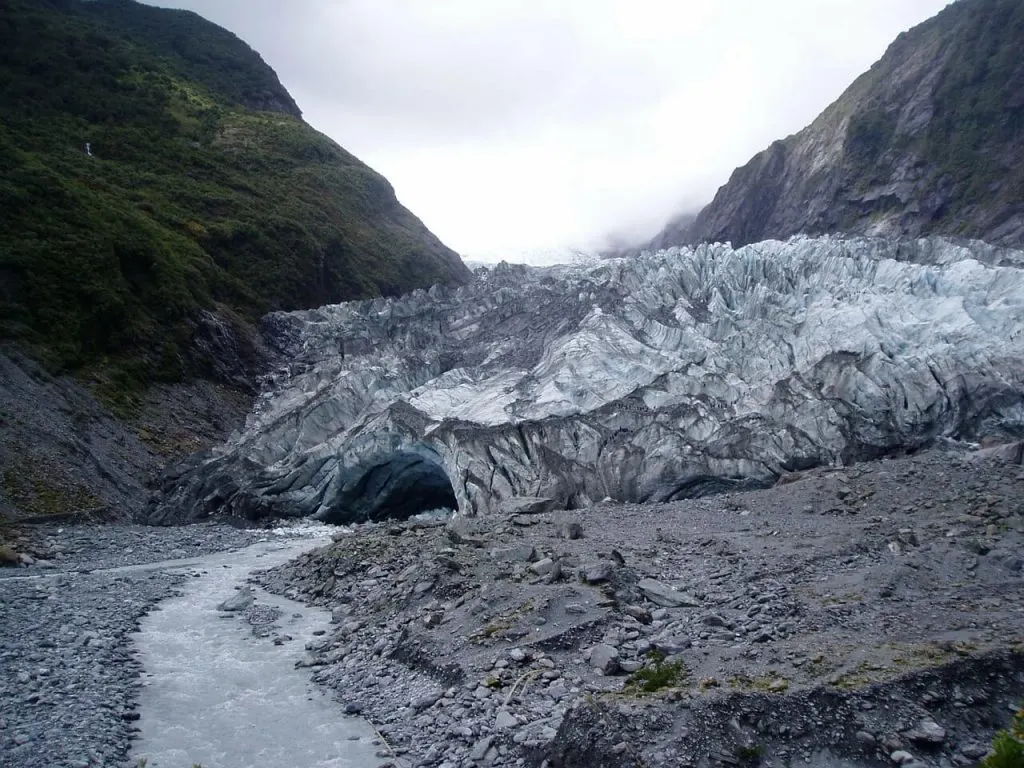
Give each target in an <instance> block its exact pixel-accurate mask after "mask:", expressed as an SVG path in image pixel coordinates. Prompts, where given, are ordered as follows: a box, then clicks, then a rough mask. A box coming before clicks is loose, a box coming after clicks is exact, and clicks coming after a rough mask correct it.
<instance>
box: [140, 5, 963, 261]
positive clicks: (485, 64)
mask: <svg viewBox="0 0 1024 768" xmlns="http://www.w3.org/2000/svg"><path fill="white" fill-rule="evenodd" d="M147 1H149V2H150V3H151V4H153V5H163V6H172V7H177V8H188V9H191V10H194V11H197V12H199V13H200V14H202V15H203V16H205V17H206V18H208V19H210V20H211V21H214V22H216V23H218V24H220V25H222V26H224V27H227V28H228V29H230V30H231V31H232V32H234V33H236V34H237V35H238V36H240V37H241V38H242V39H244V40H245V41H246V42H248V43H249V44H250V45H252V46H253V47H254V48H255V49H256V50H258V51H259V52H260V53H261V54H262V56H263V58H264V59H265V60H266V61H267V62H268V63H269V64H270V65H271V66H272V67H273V68H274V69H275V70H276V71H277V73H278V75H279V76H280V78H281V81H282V82H283V83H284V85H285V87H287V88H288V90H289V91H290V92H291V94H292V95H293V96H294V97H295V99H296V101H297V102H298V104H299V106H300V107H301V108H302V110H303V112H304V114H305V118H306V120H307V121H308V122H310V123H311V124H312V125H313V126H315V127H316V128H318V129H319V130H321V131H323V132H324V133H326V134H327V135H329V136H330V137H331V138H333V139H335V140H336V141H337V142H338V143H339V144H341V145H342V146H344V147H345V148H346V149H348V150H349V151H351V152H353V153H354V154H356V155H357V156H358V157H360V158H361V159H362V160H364V161H366V162H367V163H369V164H370V165H371V166H373V167H374V168H376V169H377V170H378V171H380V172H381V173H383V174H384V175H385V176H387V178H388V179H389V180H390V181H391V183H392V184H393V185H394V187H395V189H396V191H397V192H398V197H399V199H400V200H401V201H402V202H403V203H404V204H405V205H406V206H407V207H409V208H410V209H412V211H413V212H414V213H416V214H417V215H418V216H419V217H420V218H421V219H423V221H424V222H426V224H427V226H428V227H430V229H432V230H433V231H434V233H435V234H437V235H438V236H439V237H440V238H441V239H442V240H444V241H445V242H446V243H447V244H448V245H450V246H451V247H452V248H455V249H456V250H457V251H459V252H460V253H462V254H464V255H468V256H470V257H485V258H491V259H493V258H500V257H503V256H509V257H513V258H517V259H518V258H521V257H522V256H523V254H524V253H530V252H532V251H550V250H551V249H557V248H560V247H567V246H568V247H579V248H588V247H594V246H599V245H601V244H602V241H603V238H604V236H606V235H608V234H616V233H617V234H624V235H629V236H635V237H639V236H641V235H652V234H654V232H655V231H657V230H658V229H659V228H660V225H661V224H662V223H664V221H665V220H666V219H668V218H669V217H670V216H671V215H672V214H673V213H675V212H677V211H680V210H683V209H686V208H689V209H697V208H699V207H701V206H702V205H703V204H704V203H706V202H708V201H709V200H710V199H711V197H713V195H714V193H715V190H716V189H717V188H718V187H719V186H720V185H721V184H723V183H725V181H726V180H727V179H728V177H729V174H730V173H731V171H732V169H733V168H735V167H736V166H738V165H742V164H743V163H745V162H746V161H747V160H748V159H749V158H750V156H751V155H753V154H754V153H755V152H757V151H759V150H760V149H763V148H764V147H765V146H767V145H768V144H769V143H771V142H772V141H773V140H774V139H776V138H782V137H784V136H786V135H788V134H790V133H793V132H795V131H797V130H799V129H800V128H802V127H803V126H804V125H806V124H807V123H808V122H810V120H812V119H813V118H814V116H815V115H816V114H818V112H820V111H821V110H822V109H823V108H824V107H825V106H827V105H828V104H829V103H830V102H831V101H833V100H834V99H835V98H836V97H838V96H839V94H840V93H842V91H843V90H844V89H845V88H846V86H847V85H849V83H850V82H852V81H853V79H854V78H855V77H856V76H857V75H858V74H860V73H861V72H863V71H864V70H866V69H867V68H868V67H869V66H870V65H871V64H872V63H873V62H874V61H876V60H877V59H878V58H879V57H880V56H881V55H882V53H883V52H884V51H885V48H886V46H887V45H888V44H889V43H890V42H891V41H892V40H893V39H894V38H895V37H896V35H897V34H899V33H900V32H901V31H903V30H905V29H908V28H910V27H911V26H913V25H915V24H917V23H919V22H921V21H923V20H925V19H926V18H928V17H929V16H932V15H934V14H935V13H937V12H938V11H939V10H941V9H942V8H943V7H944V6H945V5H946V4H947V2H948V0H244V2H243V0H177V2H175V1H174V0H147ZM543 259H544V256H542V255H539V256H536V257H534V259H533V260H535V261H540V260H543Z"/></svg>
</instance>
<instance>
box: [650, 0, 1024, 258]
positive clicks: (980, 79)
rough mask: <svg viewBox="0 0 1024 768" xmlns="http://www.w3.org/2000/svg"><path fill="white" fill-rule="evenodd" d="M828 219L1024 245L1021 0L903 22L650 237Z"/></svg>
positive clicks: (685, 237)
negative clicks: (689, 216)
mask: <svg viewBox="0 0 1024 768" xmlns="http://www.w3.org/2000/svg"><path fill="white" fill-rule="evenodd" d="M823 232H847V233H854V234H869V235H882V236H920V235H927V234H942V235H952V236H962V237H971V238H979V239H984V240H989V241H991V242H994V243H997V244H1002V245H1010V246H1024V3H1022V2H1020V0H958V1H957V2H955V3H952V4H951V5H949V6H948V7H947V8H946V9H944V10H943V11H942V12H940V13H939V14H938V15H937V16H935V17H934V18H932V19H929V20H928V21H926V22H924V23H923V24H920V25H918V26H917V27H915V28H914V29H912V30H910V31H908V32H906V33H904V34H902V35H900V36H899V37H898V38H897V39H896V40H895V41H894V42H893V43H892V45H891V46H890V47H889V49H888V50H887V51H886V53H885V55H884V56H883V57H882V58H881V59H880V60H879V61H878V62H877V63H876V64H875V65H874V66H872V67H871V69H870V70H869V71H868V72H866V73H864V74H863V75H862V76H861V77H859V78H858V79H857V80H856V81H855V82H854V83H853V84H852V85H851V86H850V87H849V88H848V89H847V90H846V92H845V93H843V94H842V96H841V97H840V98H839V99H838V100H837V101H836V102H835V103H834V104H832V105H831V106H829V107H828V108H827V109H826V110H825V111H824V112H822V114H821V115H820V116H819V117H818V118H817V119H816V120H815V121H814V122H813V123H811V125H809V126H807V127H806V128H804V129H803V130H802V131H800V132H799V133H796V134H794V135H792V136H790V137H788V138H786V139H784V140H780V141H776V142H775V143H774V144H772V145H771V146H770V147H769V148H768V149H766V150H764V151H763V152H761V153H759V154H758V155H756V156H755V157H754V158H753V159H751V160H750V162H749V163H747V164H746V165H745V166H743V167H741V168H738V169H736V171H735V172H734V173H733V175H732V177H731V178H730V179H729V182H728V183H727V184H725V185H724V186H723V187H722V188H721V189H719V190H718V193H717V194H716V196H715V199H714V201H713V202H712V203H711V204H710V205H708V206H707V207H706V208H705V209H704V210H703V211H701V212H700V214H699V215H698V216H697V218H696V220H695V221H693V222H692V223H690V222H687V223H686V226H685V227H684V228H682V229H680V228H679V227H675V228H673V227H671V226H670V227H669V228H667V229H666V231H665V232H664V233H662V235H659V238H660V239H659V238H655V241H653V242H655V243H657V244H662V245H672V244H679V243H683V242H700V241H707V240H720V241H724V240H731V241H732V242H733V244H734V245H742V244H745V243H750V242H755V241H757V240H763V239H767V238H785V237H788V236H790V235H793V234H796V233H808V234H817V233H823Z"/></svg>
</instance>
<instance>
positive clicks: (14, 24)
mask: <svg viewBox="0 0 1024 768" xmlns="http://www.w3.org/2000/svg"><path fill="white" fill-rule="evenodd" d="M0 166H2V167H3V168H4V174H3V179H2V181H0V232H3V239H2V244H3V248H2V249H0V278H2V279H0V332H2V335H3V336H4V337H7V338H14V339H17V340H19V341H21V342H23V343H25V344H27V345H28V346H29V347H30V348H31V349H32V351H33V352H34V353H35V354H36V355H37V356H38V357H40V358H41V359H42V360H43V361H44V362H46V363H47V364H48V366H49V367H50V368H51V369H57V370H66V369H76V368H81V367H82V366H88V365H93V364H96V363H97V362H99V361H105V365H106V367H107V368H108V369H109V368H110V367H111V366H112V365H116V366H120V369H121V371H122V372H123V373H124V374H125V375H126V376H128V377H134V378H136V379H138V380H140V381H143V382H145V381H151V380H153V379H172V380H173V379H178V378H180V377H181V376H182V375H186V374H189V373H202V372H204V367H203V365H201V364H198V363H197V361H196V360H195V357H196V354H194V353H196V352H197V348H196V345H195V344H193V343H192V342H193V337H194V336H195V334H196V332H197V329H199V328H200V326H201V325H202V321H203V318H204V317H206V316H204V315H202V313H201V312H202V310H212V311H214V312H215V314H216V315H217V316H218V317H219V318H220V319H221V321H222V322H223V323H226V325H227V326H229V327H237V326H239V325H240V324H245V323H246V322H250V321H254V320H255V319H257V318H258V317H259V316H260V315H262V314H263V313H265V312H266V311H269V310H275V309H298V308H303V307H312V306H318V305H321V304H324V303H328V302H333V301H340V300H346V299H354V298H360V297H366V296H375V295H381V294H386V295H388V294H397V293H401V292H404V291H408V290H411V289H413V288H416V287H420V286H429V285H431V284H433V283H435V282H441V283H457V282H462V281H464V280H466V279H468V277H469V272H468V270H467V269H466V268H465V267H464V265H462V263H461V262H460V261H459V259H458V257H457V256H456V255H455V254H454V253H453V252H452V251H451V250H449V249H448V248H446V247H445V246H444V245H443V244H442V243H441V242H440V241H438V240H437V238H435V237H434V236H433V235H432V234H431V233H430V232H429V231H428V230H427V229H426V228H425V227H424V226H423V224H422V223H421V222H420V221H419V220H418V219H416V218H415V217H414V216H413V215H412V214H411V213H409V211H407V210H406V209H405V208H403V207H402V206H401V205H400V204H399V203H398V201H397V200H396V198H395V194H394V191H393V190H392V188H391V186H390V185H389V184H388V182H387V181H386V180H385V179H384V178H382V177H381V176H380V175H378V174H377V173H375V172H374V171H373V170H371V169H370V168H368V167H367V166H365V165H364V164H362V163H361V162H359V160H357V159H356V158H355V157H353V156H352V155H350V154H349V153H347V152H346V151H345V150H344V149H342V148H341V147H339V146H338V145H337V144H335V143H334V142H333V141H331V140H330V139H328V138H327V137H325V136H323V135H321V134H319V133H317V132H316V131H315V130H313V129H312V128H310V127H309V126H308V125H306V124H305V123H304V122H303V121H302V120H301V118H300V112H299V110H298V108H297V107H296V105H295V103H294V102H293V101H292V99H291V97H290V96H289V95H288V93H287V92H286V91H285V89H284V88H283V87H282V86H281V84H280V82H279V81H278V79H277V76H276V75H275V74H274V72H273V71H272V70H271V69H270V67H268V66H267V65H266V64H265V63H264V62H263V61H262V59H260V57H259V56H258V55H257V54H256V53H255V52H254V51H252V50H251V49H250V48H249V47H248V46H247V45H245V43H243V42H242V41H241V40H239V39H238V38H236V37H235V36H234V35H232V34H231V33H229V32H227V31H225V30H223V29H220V28H218V27H216V26H215V25H213V24H211V23H209V22H207V21H205V20H203V19H202V18H200V17H199V16H197V15H195V14H192V13H188V12H182V11H170V10H164V9H157V8H152V7H149V6H144V5H141V4H137V3H134V2H131V0H94V1H93V2H81V1H80V0H7V1H6V2H4V4H3V13H2V14H0Z"/></svg>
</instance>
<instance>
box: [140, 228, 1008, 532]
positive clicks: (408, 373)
mask: <svg viewBox="0 0 1024 768" xmlns="http://www.w3.org/2000/svg"><path fill="white" fill-rule="evenodd" d="M1022 297H1024V252H1021V251H1010V250H1002V249H998V248H995V247H993V246H989V245H986V244H984V243H972V244H970V245H968V246H960V245H955V244H953V243H952V242H951V241H947V240H942V239H922V240H910V241H899V240H895V239H854V240H844V239H837V238H833V237H824V238H820V239H808V238H797V239H794V240H792V241H790V242H786V243H781V242H777V241H769V242H765V243H759V244H756V245H749V246H746V247H744V248H740V249H737V250H733V249H732V248H730V247H728V246H725V245H720V244H719V245H701V246H698V247H697V248H695V249H689V248H686V249H682V250H680V249H669V250H667V251H660V252H658V253H647V254H643V255H641V256H639V257H637V258H632V259H618V260H610V261H597V262H592V263H588V264H576V265H571V266H561V267H549V268H538V267H526V266H512V265H508V264H502V265H499V266H497V267H495V268H493V269H492V270H488V271H486V272H484V273H483V274H480V276H479V277H478V279H477V280H476V281H475V282H473V283H471V284H470V285H467V286H463V287H460V288H458V289H454V290H452V289H444V288H435V289H432V290H431V291H429V292H428V291H417V292H415V293H413V294H409V295H407V296H404V297H401V298H398V299H375V300H373V301H362V302H350V303H347V304H340V305H335V306H330V307H322V308H320V309H317V310H311V311H303V312H293V313H276V314H273V315H270V316H268V317H267V319H266V321H265V323H264V326H263V328H264V336H265V341H266V343H267V345H268V346H270V347H272V348H275V349H277V350H278V351H279V352H280V353H281V355H282V357H283V358H284V359H287V360H288V361H289V362H288V365H287V366H286V367H282V368H280V369H279V370H278V372H277V373H276V374H275V375H274V376H270V377H267V378H266V379H265V380H264V390H263V392H262V393H261V396H260V397H259V398H258V399H257V401H256V402H257V405H256V408H255V409H254V411H253V412H252V413H251V414H250V417H249V419H248V420H247V422H246V427H245V430H244V431H243V432H241V433H240V434H238V435H235V436H234V437H233V438H232V439H231V440H229V441H228V442H227V443H226V444H225V445H224V446H222V447H221V448H218V449H217V450H216V451H215V452H211V453H208V454H202V455H198V456H196V457H193V458H192V459H191V460H190V461H189V462H188V463H186V464H184V465H182V466H180V467H177V468H176V469H175V470H174V471H173V472H171V473H169V474H168V475H166V476H165V477H164V479H163V481H162V483H161V486H162V495H161V496H160V497H159V498H158V499H157V503H156V504H155V505H154V506H152V507H151V508H149V509H148V510H147V511H146V512H145V513H144V514H143V515H141V516H140V519H141V520H143V521H145V522H149V523H178V522H182V521H186V520H190V519H194V518H196V517H199V518H206V517H210V516H216V515H234V516H237V517H241V518H244V519H260V518H265V517H287V516H305V515H311V514H317V515H318V516H319V517H321V518H322V519H325V520H328V521H332V522H353V521H362V520H366V519H379V518H381V517H384V516H389V515H390V516H395V515H402V514H411V513H415V512H417V511H420V510H422V509H423V508H424V507H425V506H429V507H432V506H447V507H454V506H456V505H457V506H458V508H459V510H460V512H461V513H463V514H465V515H474V514H477V515H484V514H489V513H495V512H510V511H514V510H516V509H523V508H524V506H525V507H526V508H531V509H534V510H538V509H552V508H555V509H578V508H585V507H588V506H591V505H592V504H594V503H597V502H600V501H601V500H603V499H605V498H606V497H610V498H611V499H613V500H616V501H623V502H658V501H668V500H674V499H680V498H686V497H692V496H700V495H703V494H707V493H712V492H715V491H721V490H728V489H743V488H750V487H756V486H759V485H765V484H771V483H773V482H774V481H775V480H776V479H777V478H778V477H779V476H780V475H781V474H783V473H784V472H787V471H792V470H799V469H805V468H808V467H812V466H816V465H821V464H826V465H829V464H831V465H834V464H843V463H851V462H855V461H858V460H862V459H868V458H876V457H878V456H884V455H891V454H898V453H902V452H905V451H912V450H915V449H917V448H920V447H923V446H927V445H929V444H930V443H932V442H934V441H935V440H937V439H940V438H944V437H948V438H955V439H961V440H979V439H981V438H996V439H998V438H1000V437H1002V438H1007V437H1014V436H1017V437H1020V436H1021V423H1022V421H1021V414H1022V413H1024V304H1022ZM523 497H526V498H525V499H524V498H523Z"/></svg>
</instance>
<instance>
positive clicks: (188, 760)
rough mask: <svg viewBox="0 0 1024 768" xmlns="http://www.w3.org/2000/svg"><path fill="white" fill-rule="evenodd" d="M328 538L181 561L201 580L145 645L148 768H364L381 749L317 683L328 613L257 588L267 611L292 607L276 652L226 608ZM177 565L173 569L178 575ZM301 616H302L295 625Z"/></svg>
mask: <svg viewBox="0 0 1024 768" xmlns="http://www.w3.org/2000/svg"><path fill="white" fill-rule="evenodd" d="M318 543H322V541H320V540H313V539H310V538H308V534H307V537H306V538H303V539H294V538H291V539H288V538H278V539H276V540H273V541H268V542H264V543H261V544H256V545H253V546H251V547H248V548H246V549H244V550H240V551H238V552H233V553H225V554H219V555H213V556H210V557H205V558H199V559H193V560H190V561H188V563H187V564H184V565H181V564H179V565H178V566H176V567H180V568H182V569H183V570H185V571H187V572H189V573H191V574H199V577H198V578H191V579H190V580H189V582H188V584H187V585H186V590H185V593H184V594H183V595H182V596H181V597H178V598H173V599H171V600H167V601H165V602H163V603H161V604H160V606H159V610H155V611H153V612H152V613H151V614H149V616H147V617H146V618H145V619H144V620H143V622H142V625H141V628H140V631H139V632H138V633H137V635H136V636H135V643H136V646H137V649H138V652H139V655H140V660H141V662H142V664H143V667H144V669H145V671H146V672H145V674H144V676H143V688H142V691H141V694H140V699H139V705H140V706H139V711H140V712H141V716H142V717H141V720H140V721H139V723H138V725H139V727H140V728H141V734H140V737H139V739H138V740H137V742H136V744H135V747H134V749H133V752H132V754H133V759H136V760H137V759H139V758H145V759H146V761H147V765H148V766H149V767H150V768H190V767H191V766H193V765H194V764H201V765H202V766H204V768H278V767H285V766H287V768H364V767H365V766H378V765H380V764H381V763H382V762H385V760H384V759H382V758H378V757H375V754H376V753H377V752H378V750H381V749H382V746H381V745H380V744H379V743H376V744H375V743H374V742H375V740H376V734H375V733H374V731H373V729H372V728H371V727H370V725H369V724H368V723H366V722H365V721H363V720H360V719H357V718H350V717H345V716H344V715H343V714H342V712H341V707H340V706H339V705H338V704H337V703H336V702H333V701H331V700H330V699H329V698H328V696H327V695H326V694H324V693H322V692H321V691H320V690H319V689H318V688H316V687H315V686H314V685H313V684H312V683H311V682H310V679H309V678H310V671H309V670H308V669H295V666H294V665H295V662H296V661H298V660H299V659H303V658H307V657H308V652H307V651H305V645H306V643H307V642H309V641H310V640H312V639H314V635H313V632H314V631H316V630H325V629H327V628H328V624H329V620H330V616H329V615H328V614H327V613H325V612H324V611H320V610H316V609H312V608H309V607H307V606H305V605H301V604H299V603H295V602H292V601H289V600H285V599H283V598H280V597H276V596H272V595H269V594H267V593H265V592H263V591H262V590H256V594H257V602H258V603H262V604H264V605H269V606H276V607H278V608H280V609H281V610H282V616H281V618H280V619H279V620H278V621H277V624H278V625H279V626H280V632H279V633H278V634H287V635H290V636H291V637H292V638H294V639H293V640H292V641H290V642H285V643H284V644H283V645H280V646H275V645H274V644H273V642H272V638H271V637H266V638H258V637H255V636H254V635H253V634H252V631H251V628H250V626H249V624H248V623H247V622H246V621H245V620H244V619H243V618H242V616H241V615H239V614H229V615H228V617H227V618H225V614H224V613H223V612H221V611H218V610H217V605H218V604H219V603H220V602H222V601H223V600H225V599H226V598H228V597H230V596H232V595H233V594H235V590H234V588H235V586H237V585H240V584H244V583H245V580H246V577H247V576H248V575H249V573H250V572H252V571H253V570H254V569H263V568H270V567H272V566H274V565H278V564H280V563H283V562H285V561H286V560H288V559H290V558H292V557H295V556H297V555H298V554H300V553H301V552H303V551H305V550H308V549H311V548H312V547H313V546H315V545H317V544H318ZM172 567H174V566H172ZM296 614H298V617H296Z"/></svg>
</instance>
